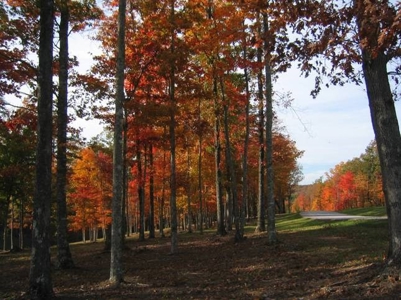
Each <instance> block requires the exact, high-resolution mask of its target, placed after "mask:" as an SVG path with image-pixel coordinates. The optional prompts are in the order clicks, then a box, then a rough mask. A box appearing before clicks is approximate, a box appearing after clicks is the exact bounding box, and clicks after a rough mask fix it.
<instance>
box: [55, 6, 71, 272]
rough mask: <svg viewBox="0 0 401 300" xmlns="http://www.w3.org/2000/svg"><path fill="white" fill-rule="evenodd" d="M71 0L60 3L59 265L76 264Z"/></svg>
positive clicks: (69, 266)
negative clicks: (70, 213) (70, 231)
mask: <svg viewBox="0 0 401 300" xmlns="http://www.w3.org/2000/svg"><path fill="white" fill-rule="evenodd" d="M68 2H69V1H68V0H64V1H62V2H61V3H60V29H59V38H60V55H59V56H60V57H59V95H58V101H57V179H56V187H57V191H56V193H57V195H56V198H57V259H58V267H59V268H61V269H68V268H72V267H74V261H73V260H72V255H71V251H70V246H69V243H68V240H67V205H66V182H67V124H68V113H67V108H68V103H67V102H68V64H69V59H68V28H69V26H68V24H69V18H70V16H69V14H70V12H69V8H68Z"/></svg>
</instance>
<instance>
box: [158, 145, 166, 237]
mask: <svg viewBox="0 0 401 300" xmlns="http://www.w3.org/2000/svg"><path fill="white" fill-rule="evenodd" d="M165 166H166V151H163V171H162V196H161V198H160V209H159V222H160V224H159V227H160V228H159V233H160V236H161V237H165V235H164V199H165V193H166V188H165V183H166V178H165V177H166V172H165Z"/></svg>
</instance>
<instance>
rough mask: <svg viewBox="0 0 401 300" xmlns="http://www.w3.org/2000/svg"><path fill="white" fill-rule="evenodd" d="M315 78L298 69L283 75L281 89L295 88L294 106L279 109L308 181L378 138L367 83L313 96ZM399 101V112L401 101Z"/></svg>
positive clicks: (277, 88) (279, 84)
mask: <svg viewBox="0 0 401 300" xmlns="http://www.w3.org/2000/svg"><path fill="white" fill-rule="evenodd" d="M313 87H314V79H313V78H307V79H305V78H303V77H300V73H299V71H297V70H291V71H290V72H287V73H286V74H282V75H280V78H279V80H278V82H277V83H276V84H275V90H276V91H278V92H280V91H281V92H284V91H291V93H292V97H293V99H294V100H293V103H292V108H290V109H284V108H280V109H278V110H277V114H278V117H279V119H281V120H282V124H283V125H284V126H285V127H286V131H287V133H288V134H289V135H290V138H291V139H292V140H294V141H295V142H296V145H297V148H298V149H299V150H304V151H305V153H304V155H303V156H302V157H301V158H300V159H299V163H300V165H301V166H302V168H303V174H304V180H303V181H302V182H301V184H311V183H313V182H314V181H315V180H317V179H319V178H320V177H322V176H323V178H325V173H326V172H329V171H330V169H332V168H333V167H334V166H335V165H337V164H339V163H340V162H346V161H348V160H351V159H353V158H354V157H359V156H360V155H361V154H362V153H364V152H365V149H366V147H367V146H368V144H369V143H370V142H371V141H372V140H374V133H373V128H372V123H371V118H370V111H369V104H368V99H367V95H366V90H365V86H364V85H361V86H356V85H355V84H346V85H344V86H342V87H337V86H330V87H329V88H322V91H321V92H320V94H319V95H318V97H317V98H316V99H313V98H312V96H310V91H311V90H312V88H313ZM395 104H396V109H397V114H399V110H400V106H399V105H400V104H399V103H398V102H396V103H395Z"/></svg>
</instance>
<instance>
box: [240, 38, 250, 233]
mask: <svg viewBox="0 0 401 300" xmlns="http://www.w3.org/2000/svg"><path fill="white" fill-rule="evenodd" d="M243 49H244V50H243V58H244V61H245V60H246V59H247V56H248V55H247V46H246V39H244V41H243ZM244 79H245V94H246V105H245V137H244V153H243V157H242V201H241V209H240V214H241V220H240V221H241V222H240V235H241V236H244V232H245V217H246V210H247V203H248V150H249V128H250V121H249V100H250V92H249V75H248V68H247V67H245V68H244Z"/></svg>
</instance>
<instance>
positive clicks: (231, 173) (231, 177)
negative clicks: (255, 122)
mask: <svg viewBox="0 0 401 300" xmlns="http://www.w3.org/2000/svg"><path fill="white" fill-rule="evenodd" d="M220 88H221V94H222V101H223V103H224V105H223V111H224V134H225V145H226V164H227V169H228V174H227V175H228V176H227V177H228V181H229V185H230V191H231V195H232V207H233V210H232V211H233V214H234V226H235V237H234V239H235V241H236V242H239V241H241V240H242V239H243V236H242V235H241V230H240V213H239V211H240V210H239V207H238V191H237V176H236V173H235V167H234V160H233V157H232V156H233V155H232V152H231V141H230V128H229V124H228V103H229V100H227V99H226V95H225V89H224V82H223V78H220Z"/></svg>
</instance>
